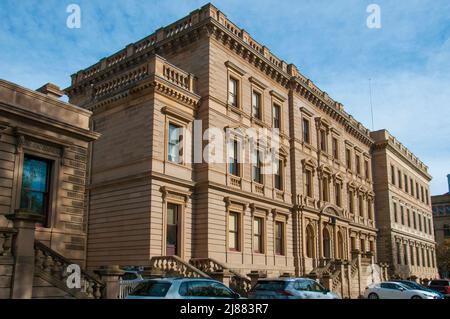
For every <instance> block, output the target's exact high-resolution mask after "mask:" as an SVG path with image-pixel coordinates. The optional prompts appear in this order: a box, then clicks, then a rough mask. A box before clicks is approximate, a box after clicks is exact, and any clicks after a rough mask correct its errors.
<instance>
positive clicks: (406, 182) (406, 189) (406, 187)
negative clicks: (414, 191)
mask: <svg viewBox="0 0 450 319" xmlns="http://www.w3.org/2000/svg"><path fill="white" fill-rule="evenodd" d="M404 177H405V192H407V193H408V192H409V190H408V176H406V174H405V175H404Z"/></svg>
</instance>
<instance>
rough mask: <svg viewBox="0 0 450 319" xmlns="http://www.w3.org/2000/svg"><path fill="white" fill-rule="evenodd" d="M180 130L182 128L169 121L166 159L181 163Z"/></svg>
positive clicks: (181, 130)
mask: <svg viewBox="0 0 450 319" xmlns="http://www.w3.org/2000/svg"><path fill="white" fill-rule="evenodd" d="M182 132H183V129H182V128H181V127H180V126H178V125H175V124H173V123H169V137H168V152H167V155H168V160H169V161H170V162H174V163H181V158H182V156H181V155H182V137H183V135H182Z"/></svg>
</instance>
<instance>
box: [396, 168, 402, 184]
mask: <svg viewBox="0 0 450 319" xmlns="http://www.w3.org/2000/svg"><path fill="white" fill-rule="evenodd" d="M397 172H398V187H399V188H403V185H402V172H401V171H400V170H398V171H397Z"/></svg>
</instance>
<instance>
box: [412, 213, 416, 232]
mask: <svg viewBox="0 0 450 319" xmlns="http://www.w3.org/2000/svg"><path fill="white" fill-rule="evenodd" d="M413 227H414V229H417V221H416V212H413Z"/></svg>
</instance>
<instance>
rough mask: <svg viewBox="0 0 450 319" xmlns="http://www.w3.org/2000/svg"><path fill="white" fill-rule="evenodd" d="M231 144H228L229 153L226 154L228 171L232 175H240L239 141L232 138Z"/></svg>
mask: <svg viewBox="0 0 450 319" xmlns="http://www.w3.org/2000/svg"><path fill="white" fill-rule="evenodd" d="M230 144H231V145H229V149H228V151H229V155H228V165H229V173H230V174H231V175H234V176H240V171H239V170H240V165H239V152H240V148H239V142H238V141H237V140H232V141H231V143H230Z"/></svg>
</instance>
